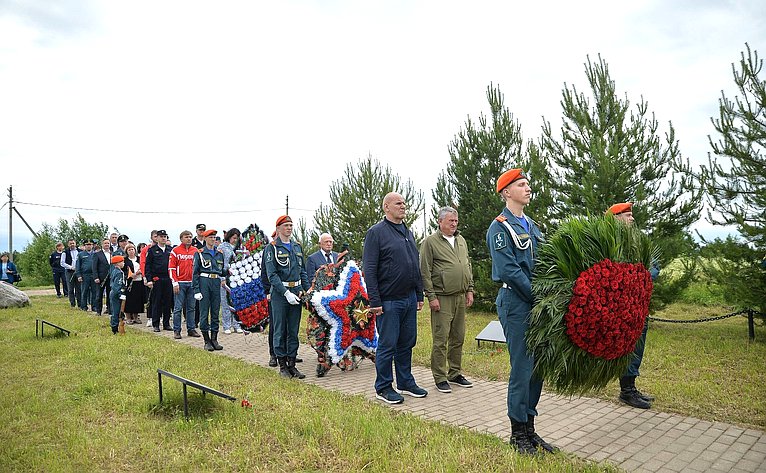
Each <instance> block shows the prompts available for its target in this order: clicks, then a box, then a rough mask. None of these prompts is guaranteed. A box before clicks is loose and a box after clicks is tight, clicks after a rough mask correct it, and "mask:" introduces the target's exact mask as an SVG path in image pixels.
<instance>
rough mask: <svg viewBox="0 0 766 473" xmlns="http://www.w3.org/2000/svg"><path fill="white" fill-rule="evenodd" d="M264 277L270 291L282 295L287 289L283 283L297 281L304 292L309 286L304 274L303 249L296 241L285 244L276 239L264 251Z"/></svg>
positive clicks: (306, 276)
mask: <svg viewBox="0 0 766 473" xmlns="http://www.w3.org/2000/svg"><path fill="white" fill-rule="evenodd" d="M264 252H265V253H266V254H265V262H266V275H267V276H268V279H269V282H270V283H271V290H272V291H276V293H277V294H280V295H284V294H285V292H287V287H285V285H284V283H286V282H295V281H299V282H300V286H301V287H302V288H303V290H304V291H308V290H309V287H311V286H310V284H309V278H308V275H307V274H306V262H305V261H304V260H303V248H301V245H300V244H299V243H298V242H297V241H291V242H290V243H288V244H285V243H283V242H282V240H280V239H279V238H277V239H276V240H274V241H273V242H271V244H269V245H268V246H267V247H266V249H265V250H264Z"/></svg>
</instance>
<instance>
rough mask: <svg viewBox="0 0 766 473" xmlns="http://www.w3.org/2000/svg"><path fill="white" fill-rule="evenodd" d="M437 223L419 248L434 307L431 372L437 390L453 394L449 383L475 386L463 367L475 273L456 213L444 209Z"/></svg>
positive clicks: (428, 294) (427, 287)
mask: <svg viewBox="0 0 766 473" xmlns="http://www.w3.org/2000/svg"><path fill="white" fill-rule="evenodd" d="M437 221H438V224H439V228H438V229H437V230H436V231H435V232H433V233H432V234H431V235H429V236H428V237H427V238H426V239H425V240H423V244H422V245H421V246H420V274H421V276H422V278H423V290H424V292H425V296H426V297H427V298H428V305H429V307H430V308H431V334H432V336H433V346H432V347H431V373H433V375H434V382H435V383H436V389H438V390H439V391H440V392H443V393H450V392H452V388H451V387H450V384H454V385H456V386H460V387H463V388H470V387H473V383H471V382H470V381H468V380H467V379H466V378H465V376H463V374H462V365H461V363H462V359H463V341H464V339H465V309H466V307H471V305H472V304H473V272H472V269H471V260H470V259H469V258H468V246H467V245H466V242H465V238H463V236H462V235H460V231H459V230H458V229H457V225H458V213H457V210H455V209H453V208H452V207H442V208H441V209H439V215H438V218H437Z"/></svg>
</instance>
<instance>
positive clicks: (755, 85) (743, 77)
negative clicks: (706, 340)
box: [701, 44, 766, 312]
mask: <svg viewBox="0 0 766 473" xmlns="http://www.w3.org/2000/svg"><path fill="white" fill-rule="evenodd" d="M745 47H746V48H747V55H745V53H744V52H742V53H741V58H740V61H739V64H732V73H733V75H734V83H735V84H736V86H737V91H738V95H737V96H735V97H734V100H733V101H732V100H729V99H728V98H727V97H726V95H725V94H724V93H721V98H720V99H719V100H718V103H719V106H718V109H719V116H718V118H711V121H712V123H713V127H714V128H715V130H716V131H717V132H718V133H719V135H720V137H719V138H718V139H717V140H713V138H709V140H710V146H711V147H712V149H713V156H711V157H710V158H709V162H708V165H707V166H703V168H702V173H701V178H702V179H701V180H702V182H703V184H704V186H705V189H706V190H707V195H708V204H709V210H708V220H709V221H710V222H711V223H713V224H715V225H734V226H735V227H736V229H737V230H738V231H739V233H740V235H741V236H742V237H743V238H744V241H742V240H739V239H736V238H732V237H729V238H727V239H726V240H716V241H714V242H712V244H709V245H707V246H706V248H705V250H706V251H705V253H704V254H705V255H706V256H708V258H706V259H704V260H703V261H704V264H705V268H706V270H707V271H706V273H707V275H708V276H709V277H710V278H711V279H712V280H713V281H714V282H715V283H716V285H717V286H718V287H719V288H721V289H722V295H723V296H724V300H726V302H728V303H731V304H734V305H737V306H740V307H745V306H749V307H757V308H758V309H759V310H760V311H761V312H766V270H765V267H766V79H764V78H762V77H759V75H760V74H761V72H762V71H763V60H761V59H759V58H758V51H751V49H750V46H749V45H748V44H745Z"/></svg>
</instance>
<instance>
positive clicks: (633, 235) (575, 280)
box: [527, 215, 658, 394]
mask: <svg viewBox="0 0 766 473" xmlns="http://www.w3.org/2000/svg"><path fill="white" fill-rule="evenodd" d="M657 257H658V250H657V248H656V247H655V246H654V245H652V244H651V242H650V241H649V238H648V237H647V236H646V235H644V234H643V233H641V232H640V231H639V230H638V229H636V228H635V227H632V226H627V225H625V224H622V223H620V222H618V221H617V220H615V218H614V217H613V216H611V215H608V216H603V217H589V218H571V219H568V220H565V221H564V222H562V223H561V225H560V226H559V228H558V230H556V232H555V233H554V234H553V235H552V236H551V237H550V238H548V241H547V242H546V243H545V244H543V245H541V246H540V248H539V250H538V254H537V260H536V262H535V278H534V279H533V281H532V290H533V293H534V296H535V303H534V306H533V307H532V312H531V314H530V320H529V329H528V330H527V348H528V349H529V351H530V352H531V353H532V354H533V356H534V359H535V368H534V369H535V374H536V375H537V376H539V377H540V378H542V379H543V380H544V381H545V382H546V383H547V384H548V385H549V386H551V387H552V389H553V390H555V391H558V392H561V393H563V394H584V393H586V392H588V391H590V390H593V389H601V388H603V387H604V386H606V385H607V383H609V382H610V381H612V380H613V379H616V378H619V377H620V376H621V375H622V374H623V373H624V372H625V369H626V368H627V366H628V363H629V362H630V360H631V357H632V353H633V351H634V350H635V347H636V343H637V341H638V340H639V338H640V337H641V332H642V331H643V328H644V324H645V323H646V318H647V316H648V315H649V302H650V300H651V296H652V290H653V284H652V278H651V275H650V274H649V271H647V269H646V268H647V267H649V266H650V264H651V262H652V261H654V260H656V259H657Z"/></svg>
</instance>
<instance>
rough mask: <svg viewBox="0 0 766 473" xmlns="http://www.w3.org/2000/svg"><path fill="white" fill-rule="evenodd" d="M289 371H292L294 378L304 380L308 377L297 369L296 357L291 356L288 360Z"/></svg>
mask: <svg viewBox="0 0 766 473" xmlns="http://www.w3.org/2000/svg"><path fill="white" fill-rule="evenodd" d="M287 369H288V370H289V371H290V374H291V375H292V377H293V378H298V379H303V378H305V377H306V375H305V374H303V373H301V372H300V371H298V368H296V367H295V357H294V356H291V357H288V358H287Z"/></svg>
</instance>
